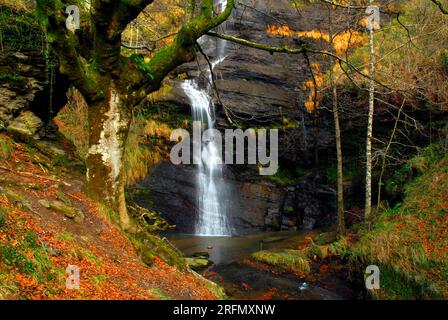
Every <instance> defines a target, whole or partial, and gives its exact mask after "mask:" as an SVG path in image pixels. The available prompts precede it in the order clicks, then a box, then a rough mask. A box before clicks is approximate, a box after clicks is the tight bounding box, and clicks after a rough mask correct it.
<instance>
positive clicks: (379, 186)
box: [377, 100, 406, 207]
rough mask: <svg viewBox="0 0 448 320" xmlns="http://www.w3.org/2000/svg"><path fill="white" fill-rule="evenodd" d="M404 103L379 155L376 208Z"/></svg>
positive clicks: (379, 200) (378, 203)
mask: <svg viewBox="0 0 448 320" xmlns="http://www.w3.org/2000/svg"><path fill="white" fill-rule="evenodd" d="M405 101H406V100H403V103H402V105H401V107H400V109H399V110H398V114H397V118H396V119H395V124H394V128H393V130H392V134H391V135H390V139H389V142H388V144H387V146H386V148H385V149H384V152H383V154H382V155H381V158H382V160H381V173H380V177H379V179H378V199H377V207H379V206H380V203H381V191H382V189H383V176H384V172H385V171H386V157H387V153H388V152H389V149H390V147H391V145H392V142H393V141H394V137H395V132H396V131H397V126H398V121H400V116H401V110H403V107H404V103H405Z"/></svg>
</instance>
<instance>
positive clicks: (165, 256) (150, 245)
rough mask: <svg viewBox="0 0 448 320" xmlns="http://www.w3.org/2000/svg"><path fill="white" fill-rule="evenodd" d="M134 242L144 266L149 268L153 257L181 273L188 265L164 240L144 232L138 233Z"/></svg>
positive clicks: (174, 248)
mask: <svg viewBox="0 0 448 320" xmlns="http://www.w3.org/2000/svg"><path fill="white" fill-rule="evenodd" d="M135 240H136V241H137V246H138V250H139V253H140V257H141V259H142V261H143V262H144V263H145V264H147V265H149V266H151V265H152V264H153V257H158V258H160V259H162V260H163V261H165V262H166V263H167V264H169V265H171V266H173V267H176V268H177V269H179V270H181V271H184V270H186V269H187V268H188V264H187V262H186V261H185V259H184V258H183V257H182V254H181V253H180V252H179V251H178V249H176V247H174V246H173V245H172V244H171V243H170V242H169V241H168V240H167V239H166V238H163V239H160V238H159V237H157V236H153V235H150V234H148V233H146V232H140V233H139V234H137V236H136V238H135Z"/></svg>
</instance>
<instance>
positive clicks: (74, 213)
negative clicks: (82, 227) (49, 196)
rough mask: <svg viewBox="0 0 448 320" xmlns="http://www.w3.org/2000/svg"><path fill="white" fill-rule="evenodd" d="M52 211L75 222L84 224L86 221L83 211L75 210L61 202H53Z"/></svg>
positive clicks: (51, 203) (51, 204)
mask: <svg viewBox="0 0 448 320" xmlns="http://www.w3.org/2000/svg"><path fill="white" fill-rule="evenodd" d="M50 209H52V210H54V211H57V212H60V213H62V214H64V216H66V217H67V218H69V219H73V220H74V221H75V222H78V223H82V222H83V221H84V213H83V212H82V211H81V210H79V209H76V208H73V207H71V206H69V205H67V204H65V203H63V202H61V201H58V200H53V201H51V202H50Z"/></svg>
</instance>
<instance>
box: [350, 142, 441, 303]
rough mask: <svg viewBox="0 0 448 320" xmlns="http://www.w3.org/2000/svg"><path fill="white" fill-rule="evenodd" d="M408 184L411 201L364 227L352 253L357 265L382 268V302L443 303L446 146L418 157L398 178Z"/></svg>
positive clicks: (387, 210) (385, 210)
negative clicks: (407, 177)
mask: <svg viewBox="0 0 448 320" xmlns="http://www.w3.org/2000/svg"><path fill="white" fill-rule="evenodd" d="M410 171H413V172H414V176H413V179H412V180H411V181H410V182H408V183H406V184H405V186H404V189H405V198H404V200H403V202H402V203H399V204H397V205H396V206H394V207H393V208H387V206H385V207H384V208H382V209H379V210H378V213H377V214H376V215H375V216H374V218H373V220H372V222H371V227H370V229H368V228H367V227H361V228H360V231H359V237H360V239H359V241H358V242H357V243H356V244H355V245H354V247H353V248H352V250H351V265H352V267H353V268H360V267H361V266H364V267H365V266H366V265H370V264H374V265H378V267H379V268H380V271H381V289H380V290H373V291H371V295H372V297H373V298H380V299H438V298H444V299H446V298H447V297H448V254H447V253H448V238H447V236H446V230H447V227H448V225H447V221H448V209H447V208H448V197H447V196H446V195H447V190H448V155H447V149H446V146H445V145H442V144H437V145H431V146H429V147H428V148H426V149H425V150H423V151H422V152H420V153H419V154H418V155H416V156H415V157H414V158H412V159H411V160H410V161H409V162H408V163H407V164H406V165H405V166H404V167H403V168H402V169H401V170H400V171H399V172H398V173H397V174H400V175H405V176H407V175H408V174H409V172H410Z"/></svg>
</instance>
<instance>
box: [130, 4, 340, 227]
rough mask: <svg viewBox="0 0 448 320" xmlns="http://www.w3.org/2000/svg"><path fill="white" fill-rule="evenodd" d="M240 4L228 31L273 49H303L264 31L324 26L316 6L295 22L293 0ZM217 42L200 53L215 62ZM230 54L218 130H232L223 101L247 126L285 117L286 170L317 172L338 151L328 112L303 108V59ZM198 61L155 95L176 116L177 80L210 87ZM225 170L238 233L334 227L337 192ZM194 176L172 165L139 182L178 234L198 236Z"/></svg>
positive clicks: (219, 73) (282, 153)
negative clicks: (319, 160) (277, 27)
mask: <svg viewBox="0 0 448 320" xmlns="http://www.w3.org/2000/svg"><path fill="white" fill-rule="evenodd" d="M239 2H240V3H242V5H241V4H239V5H238V6H237V9H236V10H235V11H234V13H233V16H232V18H231V19H230V20H229V21H228V22H226V24H225V26H224V28H225V33H226V34H230V35H234V36H237V37H240V38H244V39H248V40H252V41H256V42H260V43H265V44H268V45H273V46H279V45H280V46H281V45H289V46H291V47H298V46H299V45H300V44H301V43H300V41H299V40H297V39H291V38H283V37H279V36H274V35H269V34H267V32H266V30H267V27H268V26H269V25H271V24H276V25H281V24H288V25H289V26H290V27H291V28H292V29H295V30H312V29H321V25H324V24H325V23H326V21H324V15H322V14H320V13H319V12H318V11H319V10H316V9H313V7H312V6H311V7H304V8H301V18H298V14H297V11H296V10H295V9H294V8H293V7H292V6H291V5H290V1H288V0H279V1H252V0H250V1H249V0H242V1H239ZM250 7H254V8H256V10H254V9H251V8H250ZM263 12H265V13H263ZM218 32H223V30H218ZM215 41H216V40H215V39H211V38H209V39H208V40H206V39H204V40H201V46H202V48H203V49H204V51H205V52H206V53H207V54H208V55H209V56H210V58H211V59H212V60H213V59H214V54H215V50H214V48H216V45H215ZM309 41H310V42H311V43H312V44H313V45H315V44H317V43H316V42H313V40H309ZM225 55H226V59H225V60H224V61H223V62H222V63H220V64H219V65H218V66H217V67H216V69H215V72H214V73H215V74H214V75H215V78H216V86H217V88H218V91H219V97H218V96H217V95H216V93H215V96H214V97H213V99H214V102H215V105H216V127H217V128H218V129H221V130H223V129H225V128H229V127H231V126H230V124H229V122H228V120H227V118H226V116H225V114H224V112H223V106H222V105H221V103H222V104H223V105H225V107H226V108H227V109H228V110H229V111H230V113H231V114H232V116H234V119H235V120H237V122H238V123H239V124H240V125H241V126H242V127H246V128H247V127H260V126H261V127H263V126H264V127H268V126H270V125H273V124H275V125H284V124H285V123H284V122H285V120H286V121H289V122H290V123H293V122H294V123H297V125H295V126H288V128H285V129H282V130H280V132H279V138H280V141H279V161H280V165H281V166H283V165H291V166H293V167H294V166H301V167H302V168H303V170H304V171H305V172H306V171H310V170H312V169H313V168H314V167H315V163H316V152H315V151H316V149H317V150H318V152H317V153H318V156H319V157H321V158H322V159H325V158H327V155H328V154H329V153H330V152H333V149H334V140H333V134H332V129H331V123H332V118H331V115H330V114H327V115H325V116H322V115H319V117H317V116H316V115H314V114H309V113H308V112H306V110H305V107H304V102H305V100H306V98H307V96H308V94H309V92H307V91H306V90H304V88H303V84H304V82H305V81H309V80H310V79H312V75H311V73H310V70H309V68H308V65H307V63H306V61H305V59H304V58H303V56H301V55H284V54H274V55H271V54H270V53H269V52H264V51H259V50H256V49H252V48H247V47H244V46H240V45H236V44H232V43H227V45H226V49H225ZM314 61H318V62H319V63H320V64H321V65H322V68H324V67H325V62H324V61H323V59H321V58H317V57H316V58H313V62H314ZM199 64H200V66H201V68H202V70H203V72H200V71H198V65H197V63H196V62H194V63H191V64H187V65H183V66H181V67H180V68H178V69H177V70H176V71H174V72H173V74H172V77H171V78H170V79H168V80H167V81H166V82H165V83H166V84H167V87H170V88H171V90H169V92H167V93H165V94H164V95H162V96H159V97H157V99H156V101H155V102H158V103H161V104H163V103H170V104H174V105H176V106H178V108H179V112H181V111H182V112H189V109H190V106H189V102H188V101H189V100H188V97H186V95H185V93H184V92H183V91H182V90H181V89H180V82H181V81H183V80H182V79H184V78H185V77H187V78H195V79H199V81H198V82H199V84H201V83H202V85H203V86H204V87H205V86H206V84H207V82H206V81H207V80H206V77H205V76H204V74H205V72H204V71H205V70H207V68H208V66H207V63H206V61H205V60H204V59H202V58H201V57H200V56H199ZM178 75H182V77H178ZM268 119H269V121H267V120H268ZM226 171H227V172H226V174H225V177H226V179H227V182H228V185H229V186H231V188H232V190H231V191H229V194H230V195H231V197H229V200H228V208H230V211H229V215H230V219H231V222H232V226H233V228H234V232H235V233H237V234H244V233H252V232H258V231H265V230H266V231H268V230H295V229H300V228H314V227H319V226H322V225H328V224H329V223H331V221H332V219H333V218H332V214H333V215H334V214H335V212H336V211H335V210H333V207H334V205H333V204H335V197H334V194H332V193H331V191H329V190H328V189H327V188H328V187H326V186H325V182H324V181H322V179H320V178H317V177H315V176H314V175H313V176H311V177H309V178H306V179H305V180H304V181H303V183H300V184H299V185H297V186H293V187H290V188H285V187H281V186H278V185H276V184H274V183H272V182H269V181H268V180H266V179H263V178H261V177H260V176H258V173H257V172H256V170H254V168H252V167H249V166H227V169H226ZM195 175H196V169H195V168H194V166H177V167H176V166H174V165H171V164H170V163H168V162H167V163H162V164H159V165H157V166H155V167H154V168H150V174H149V176H148V177H147V178H146V179H145V180H144V181H142V182H141V186H142V187H143V188H145V189H147V190H148V193H147V194H146V195H145V196H141V197H140V198H139V199H138V201H137V202H138V203H139V204H140V205H142V206H145V207H149V208H151V209H154V210H155V211H158V212H161V213H162V214H163V215H164V216H165V217H166V218H168V220H169V222H170V223H172V224H175V225H176V226H177V231H179V232H184V233H193V232H194V225H195V223H196V221H197V216H198V212H197V209H196V192H197V190H196V186H195V183H196V176H195ZM326 192H329V193H328V194H327V193H326Z"/></svg>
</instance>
